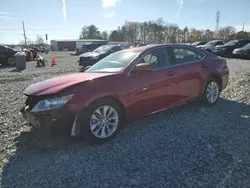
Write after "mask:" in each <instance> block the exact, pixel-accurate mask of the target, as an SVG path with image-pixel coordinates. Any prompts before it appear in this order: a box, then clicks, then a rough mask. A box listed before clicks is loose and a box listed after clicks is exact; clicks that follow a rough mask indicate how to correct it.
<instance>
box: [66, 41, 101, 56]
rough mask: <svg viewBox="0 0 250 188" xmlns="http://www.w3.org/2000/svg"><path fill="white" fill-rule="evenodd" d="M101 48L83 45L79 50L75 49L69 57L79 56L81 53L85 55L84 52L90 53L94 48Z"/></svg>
mask: <svg viewBox="0 0 250 188" xmlns="http://www.w3.org/2000/svg"><path fill="white" fill-rule="evenodd" d="M100 46H102V44H99V43H97V44H84V45H82V47H81V48H80V49H79V48H76V49H75V51H74V52H73V53H71V55H81V54H83V53H86V52H92V51H93V50H95V49H96V48H98V47H100Z"/></svg>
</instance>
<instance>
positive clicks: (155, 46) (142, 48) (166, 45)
mask: <svg viewBox="0 0 250 188" xmlns="http://www.w3.org/2000/svg"><path fill="white" fill-rule="evenodd" d="M161 46H162V47H189V48H193V47H191V46H190V45H187V44H175V43H173V44H150V45H147V46H140V47H134V48H129V49H125V50H124V51H134V52H140V53H141V52H144V51H146V50H150V49H154V48H157V47H161ZM194 49H196V48H194Z"/></svg>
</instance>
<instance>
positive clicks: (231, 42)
mask: <svg viewBox="0 0 250 188" xmlns="http://www.w3.org/2000/svg"><path fill="white" fill-rule="evenodd" d="M237 42H238V41H237V40H230V41H229V42H227V43H226V44H225V45H235V44H236V43H237Z"/></svg>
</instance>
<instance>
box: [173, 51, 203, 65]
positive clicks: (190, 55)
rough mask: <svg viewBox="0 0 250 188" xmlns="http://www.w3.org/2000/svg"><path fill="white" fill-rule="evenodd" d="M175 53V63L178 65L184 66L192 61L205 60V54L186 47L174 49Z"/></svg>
mask: <svg viewBox="0 0 250 188" xmlns="http://www.w3.org/2000/svg"><path fill="white" fill-rule="evenodd" d="M173 52H174V55H175V63H176V64H184V63H189V62H192V61H197V60H200V59H202V58H204V56H205V55H204V54H203V53H201V52H199V51H197V50H193V49H190V48H185V47H174V48H173Z"/></svg>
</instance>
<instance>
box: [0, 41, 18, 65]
mask: <svg viewBox="0 0 250 188" xmlns="http://www.w3.org/2000/svg"><path fill="white" fill-rule="evenodd" d="M17 52H18V51H17V50H16V49H13V48H10V47H7V46H2V45H0V64H2V65H9V66H14V65H15V64H16V60H15V56H14V55H15V54H16V53H17Z"/></svg>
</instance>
